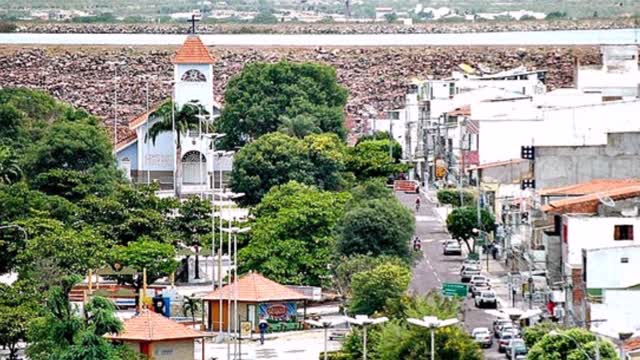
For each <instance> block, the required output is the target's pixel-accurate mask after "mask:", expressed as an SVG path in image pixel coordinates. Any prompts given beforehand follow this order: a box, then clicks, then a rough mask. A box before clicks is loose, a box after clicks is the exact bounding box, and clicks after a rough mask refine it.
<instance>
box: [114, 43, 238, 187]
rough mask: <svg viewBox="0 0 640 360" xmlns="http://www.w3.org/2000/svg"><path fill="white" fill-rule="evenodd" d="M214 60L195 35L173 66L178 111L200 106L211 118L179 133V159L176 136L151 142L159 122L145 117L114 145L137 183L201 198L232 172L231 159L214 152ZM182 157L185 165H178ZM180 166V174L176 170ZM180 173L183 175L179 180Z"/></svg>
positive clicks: (122, 165) (121, 164) (150, 114)
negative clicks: (152, 130)
mask: <svg viewBox="0 0 640 360" xmlns="http://www.w3.org/2000/svg"><path fill="white" fill-rule="evenodd" d="M214 62H215V60H214V58H213V57H212V56H211V54H209V51H208V50H207V48H206V46H205V45H204V44H203V43H202V41H201V40H200V38H199V37H198V36H196V35H190V36H188V37H187V39H186V41H185V42H184V43H183V45H182V46H181V47H180V49H179V50H178V51H177V52H176V54H175V56H174V57H173V59H172V63H173V65H174V70H173V72H174V74H173V93H172V99H173V101H174V102H175V104H176V106H177V108H182V107H183V106H194V107H197V106H196V105H195V104H198V105H201V106H202V107H203V108H204V109H205V110H206V112H207V113H208V115H202V116H199V121H200V125H199V126H198V129H195V130H190V131H189V132H188V133H187V134H180V135H179V136H180V144H181V153H180V154H176V142H177V139H176V136H178V135H177V134H175V133H172V132H171V131H167V132H164V133H161V134H160V135H159V136H157V137H156V140H155V142H153V141H151V139H147V131H148V129H149V128H151V127H152V126H153V124H154V123H155V122H157V121H159V120H160V119H158V118H156V117H155V116H154V115H153V113H154V111H155V110H157V107H158V106H159V105H160V104H158V105H157V106H156V107H153V108H151V109H150V110H149V112H147V113H143V114H140V115H139V116H137V117H135V118H133V119H130V120H129V122H128V126H129V130H130V136H128V137H126V138H125V139H123V140H121V141H119V142H118V144H116V158H117V161H118V166H119V167H120V168H121V169H122V170H123V171H124V172H125V174H127V176H128V177H129V179H130V180H131V181H133V182H140V183H147V182H157V183H159V184H160V187H161V189H163V190H173V189H174V186H179V187H180V188H181V192H182V193H183V194H189V193H202V192H205V191H211V190H212V189H214V188H216V189H219V188H220V184H221V183H223V182H224V181H221V178H222V177H226V175H228V172H229V171H230V170H231V165H232V157H231V155H229V154H226V153H223V152H220V151H214V149H213V147H212V146H211V143H212V137H214V136H215V134H212V131H210V130H209V128H210V127H211V124H212V123H213V121H214V120H215V118H216V117H217V116H218V115H219V113H220V106H219V104H216V102H215V101H214V96H213V64H214ZM177 156H180V160H181V161H177V158H176V157H177ZM178 163H180V166H181V169H180V170H181V171H176V166H177V164H178ZM176 173H179V174H180V176H175V174H176Z"/></svg>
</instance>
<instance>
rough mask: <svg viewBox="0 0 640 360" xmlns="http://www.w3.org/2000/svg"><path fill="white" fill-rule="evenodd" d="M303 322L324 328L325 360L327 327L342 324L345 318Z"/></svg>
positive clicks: (325, 357)
mask: <svg viewBox="0 0 640 360" xmlns="http://www.w3.org/2000/svg"><path fill="white" fill-rule="evenodd" d="M305 322H306V323H307V324H310V325H313V326H315V327H319V328H323V329H324V360H327V356H328V355H327V333H328V332H329V328H332V327H335V326H337V325H341V324H344V323H345V322H346V320H345V319H333V320H327V319H324V320H322V321H316V320H305Z"/></svg>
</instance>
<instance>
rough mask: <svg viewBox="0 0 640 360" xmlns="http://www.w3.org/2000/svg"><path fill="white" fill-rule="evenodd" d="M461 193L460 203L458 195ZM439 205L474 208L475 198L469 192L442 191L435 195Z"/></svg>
mask: <svg viewBox="0 0 640 360" xmlns="http://www.w3.org/2000/svg"><path fill="white" fill-rule="evenodd" d="M461 193H462V203H460V195H461ZM436 196H437V198H438V202H439V203H440V204H445V205H452V206H453V207H461V206H475V196H474V194H473V193H472V192H471V191H466V190H463V191H460V190H457V189H442V190H438V192H437V193H436Z"/></svg>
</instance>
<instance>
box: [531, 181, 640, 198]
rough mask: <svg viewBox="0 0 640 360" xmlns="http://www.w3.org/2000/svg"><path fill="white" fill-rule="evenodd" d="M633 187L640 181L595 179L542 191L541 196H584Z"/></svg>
mask: <svg viewBox="0 0 640 360" xmlns="http://www.w3.org/2000/svg"><path fill="white" fill-rule="evenodd" d="M632 185H640V179H595V180H591V181H587V182H584V183H580V184H573V185H568V186H560V187H553V188H546V189H542V190H540V195H541V196H582V195H587V194H593V193H597V192H603V191H608V190H612V189H616V188H619V187H626V186H632Z"/></svg>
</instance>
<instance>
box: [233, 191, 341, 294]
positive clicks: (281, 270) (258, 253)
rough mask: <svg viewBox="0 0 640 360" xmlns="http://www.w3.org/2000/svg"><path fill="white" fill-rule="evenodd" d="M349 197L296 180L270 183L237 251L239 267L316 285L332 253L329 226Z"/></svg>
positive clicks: (277, 278)
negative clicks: (243, 244)
mask: <svg viewBox="0 0 640 360" xmlns="http://www.w3.org/2000/svg"><path fill="white" fill-rule="evenodd" d="M348 200H349V195H348V194H345V193H333V192H327V191H322V190H319V189H317V188H315V187H312V186H307V185H302V184H300V183H297V182H290V183H287V184H285V185H282V186H277V187H274V188H272V189H271V191H269V193H267V195H266V196H265V197H264V199H263V200H262V202H261V203H260V204H259V205H258V206H257V207H256V209H255V211H254V215H255V221H254V223H253V224H252V231H251V240H250V241H249V244H248V245H247V246H246V247H245V248H243V249H242V250H240V253H239V261H240V264H241V270H242V271H243V272H244V271H247V270H256V271H258V272H260V273H262V274H263V275H265V276H266V277H268V278H270V279H272V280H275V281H278V282H282V283H285V284H306V285H316V286H317V285H321V284H322V283H323V282H325V280H326V278H327V277H328V275H329V269H328V265H329V264H330V263H331V261H332V258H333V250H334V248H335V237H334V232H333V229H334V227H335V225H336V223H337V222H338V220H339V219H340V217H341V216H342V214H343V213H344V209H345V204H346V203H347V202H348Z"/></svg>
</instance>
